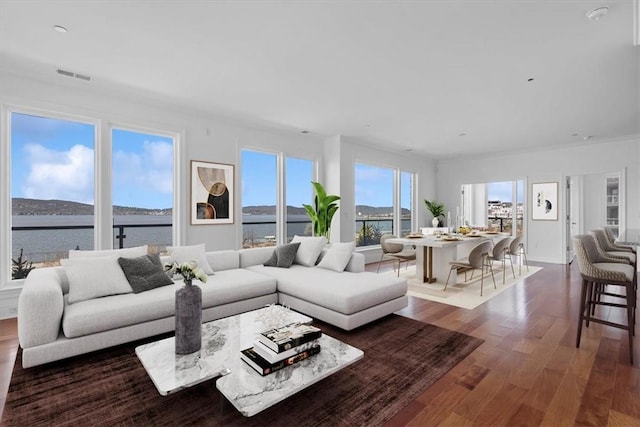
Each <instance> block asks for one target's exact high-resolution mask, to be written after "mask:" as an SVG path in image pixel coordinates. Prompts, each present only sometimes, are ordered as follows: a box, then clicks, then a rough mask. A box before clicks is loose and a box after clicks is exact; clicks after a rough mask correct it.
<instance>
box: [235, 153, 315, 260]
mask: <svg viewBox="0 0 640 427" xmlns="http://www.w3.org/2000/svg"><path fill="white" fill-rule="evenodd" d="M280 165H282V166H280ZM313 166H314V162H313V161H312V160H307V159H300V158H295V157H285V156H284V155H283V154H274V153H265V152H260V151H253V150H242V247H243V248H252V247H259V246H274V245H276V244H277V243H278V242H289V241H291V239H292V238H293V236H294V235H296V234H298V235H311V222H310V220H309V217H307V215H306V214H305V211H304V208H303V207H302V205H303V204H311V202H312V196H313V189H312V186H311V181H312V180H313V179H314V167H313ZM283 177H284V179H283ZM281 183H282V184H281Z"/></svg>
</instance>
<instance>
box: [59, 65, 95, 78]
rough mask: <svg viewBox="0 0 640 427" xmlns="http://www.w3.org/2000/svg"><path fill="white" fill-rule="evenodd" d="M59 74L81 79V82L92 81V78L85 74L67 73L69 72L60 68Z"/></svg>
mask: <svg viewBox="0 0 640 427" xmlns="http://www.w3.org/2000/svg"><path fill="white" fill-rule="evenodd" d="M57 71H58V74H62V75H63V76H67V77H75V78H76V79H80V80H86V81H90V80H91V77H90V76H87V75H84V74H78V73H74V72H73V71H67V70H62V69H60V68H58V70H57Z"/></svg>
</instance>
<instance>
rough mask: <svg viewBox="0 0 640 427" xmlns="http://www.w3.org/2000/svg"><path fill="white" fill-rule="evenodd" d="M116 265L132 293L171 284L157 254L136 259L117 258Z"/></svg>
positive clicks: (171, 281)
mask: <svg viewBox="0 0 640 427" xmlns="http://www.w3.org/2000/svg"><path fill="white" fill-rule="evenodd" d="M118 264H120V268H122V271H123V272H124V275H125V276H126V277H127V280H128V281H129V284H130V285H131V289H133V293H135V294H139V293H140V292H144V291H148V290H151V289H154V288H159V287H160V286H166V285H171V284H173V280H171V278H169V277H168V276H167V274H166V273H165V272H164V269H163V267H162V262H160V256H159V255H158V254H152V255H143V256H140V257H137V258H122V257H121V258H118Z"/></svg>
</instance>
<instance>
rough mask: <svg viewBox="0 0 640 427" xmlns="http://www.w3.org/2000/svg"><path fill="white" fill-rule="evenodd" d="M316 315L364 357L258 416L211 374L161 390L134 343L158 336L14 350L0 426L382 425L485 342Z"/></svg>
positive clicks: (416, 327)
mask: <svg viewBox="0 0 640 427" xmlns="http://www.w3.org/2000/svg"><path fill="white" fill-rule="evenodd" d="M315 324H316V325H318V326H319V327H321V328H322V330H323V331H324V333H326V334H328V335H331V336H333V337H335V338H338V339H340V340H342V341H345V342H347V343H349V344H351V345H352V346H355V347H358V348H360V349H362V350H364V358H363V359H362V360H360V361H358V362H356V363H355V364H354V365H352V366H350V367H347V368H345V369H343V370H342V371H340V372H338V373H336V374H334V375H332V376H331V377H329V378H326V379H324V380H322V381H320V382H318V383H316V384H314V385H313V386H311V387H309V388H308V389H306V390H303V391H302V392H300V393H298V394H296V395H294V396H292V397H290V398H288V399H286V400H284V401H283V402H280V403H278V404H277V405H275V406H273V407H271V408H269V409H267V410H265V411H263V412H261V413H259V414H257V415H256V416H254V417H252V418H244V417H243V416H242V415H240V414H239V413H238V412H237V411H236V410H235V408H233V406H231V404H230V403H228V402H226V401H224V399H223V398H222V397H221V395H220V394H219V393H218V391H217V389H216V386H215V380H212V381H208V382H205V383H202V384H198V385H196V386H194V387H191V388H189V389H186V390H182V391H180V392H178V393H175V394H172V395H169V396H166V397H163V396H160V395H159V394H158V392H157V391H156V388H155V386H154V385H153V383H152V382H151V380H150V379H149V377H148V376H147V374H146V372H145V370H144V368H143V367H142V365H141V364H140V362H139V361H138V358H137V357H136V355H135V352H134V348H135V347H136V346H137V345H140V344H141V343H142V342H150V341H154V340H155V339H157V337H156V338H153V339H146V340H144V341H141V342H136V343H131V344H126V345H122V346H118V347H114V348H111V349H107V350H102V351H99V352H95V353H91V354H87V355H83V356H78V357H75V358H72V359H67V360H63V361H60V362H55V363H50V364H47V365H44V366H38V367H35V368H28V369H22V367H21V366H20V358H21V351H20V350H18V357H17V359H16V365H15V367H14V369H13V376H12V378H11V384H10V386H9V393H8V395H7V401H6V404H5V409H4V415H3V418H2V425H6V426H36V425H47V426H49V425H56V426H57V425H74V426H88V425H110V426H113V425H135V426H147V425H148V426H161V425H168V426H178V425H204V426H234V425H240V426H266V425H269V426H293V425H301V426H305V427H308V426H338V425H344V426H377V425H381V424H383V423H384V422H385V421H387V420H389V419H390V418H391V417H393V416H394V415H395V414H397V413H398V412H399V411H400V410H401V409H402V408H404V407H405V406H406V405H407V404H409V403H410V402H411V401H412V400H413V399H415V398H416V397H417V396H418V395H420V394H421V393H422V392H424V390H426V389H427V388H428V387H429V386H430V385H431V384H433V383H434V382H436V381H437V380H438V379H439V378H440V377H442V376H443V375H444V374H445V373H446V372H447V371H449V370H450V369H451V368H452V367H454V366H455V365H456V364H457V363H459V362H460V361H461V360H462V359H464V358H465V357H466V356H467V355H468V354H469V353H471V352H472V351H473V350H474V349H475V348H476V347H478V346H479V345H480V344H481V343H482V340H481V339H478V338H474V337H471V336H468V335H465V334H461V333H457V332H453V331H449V330H447V329H443V328H439V327H437V326H433V325H430V324H427V323H423V322H418V321H415V320H412V319H408V318H405V317H402V316H397V315H390V316H387V317H385V318H383V319H380V320H378V321H376V322H373V323H370V324H368V325H365V326H363V327H361V328H358V329H356V330H354V331H351V332H345V331H342V330H339V329H337V328H334V327H332V326H330V325H327V324H324V323H322V322H315Z"/></svg>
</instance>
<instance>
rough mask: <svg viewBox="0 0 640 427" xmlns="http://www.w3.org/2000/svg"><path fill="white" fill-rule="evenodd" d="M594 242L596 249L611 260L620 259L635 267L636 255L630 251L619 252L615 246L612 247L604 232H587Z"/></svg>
mask: <svg viewBox="0 0 640 427" xmlns="http://www.w3.org/2000/svg"><path fill="white" fill-rule="evenodd" d="M589 234H591V235H592V236H593V237H594V238H595V240H596V245H597V246H598V249H599V250H601V251H602V252H605V253H606V254H607V255H608V256H610V257H613V258H621V259H625V260H628V261H629V264H631V265H633V266H635V267H637V262H636V261H637V259H636V254H634V253H633V252H631V251H626V250H621V249H620V248H617V247H615V246H612V245H611V243H610V242H609V239H608V238H607V233H606V232H605V231H604V230H591V232H589Z"/></svg>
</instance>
